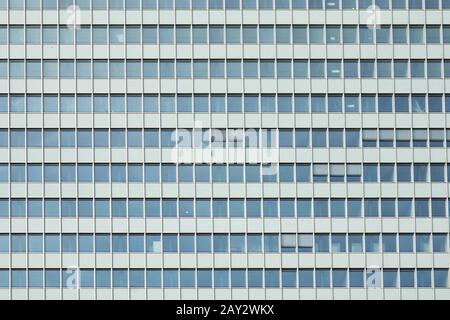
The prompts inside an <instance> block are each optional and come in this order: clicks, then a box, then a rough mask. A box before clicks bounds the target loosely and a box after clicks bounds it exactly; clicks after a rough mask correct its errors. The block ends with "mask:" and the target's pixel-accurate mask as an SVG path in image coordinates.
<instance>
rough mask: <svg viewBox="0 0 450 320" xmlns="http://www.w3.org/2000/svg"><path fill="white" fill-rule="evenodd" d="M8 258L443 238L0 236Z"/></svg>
mask: <svg viewBox="0 0 450 320" xmlns="http://www.w3.org/2000/svg"><path fill="white" fill-rule="evenodd" d="M0 252H12V253H21V252H22V253H24V252H29V253H43V252H44V253H75V252H80V253H92V252H95V253H110V252H112V253H124V252H128V253H139V252H140V253H143V252H147V253H261V252H265V253H280V252H282V253H297V252H298V253H301V254H305V253H347V252H348V253H358V252H366V253H377V252H383V253H396V252H399V253H412V252H417V253H427V252H428V253H430V252H433V253H444V252H448V234H446V233H433V234H430V233H416V234H414V233H400V234H395V233H383V234H381V235H380V234H379V233H365V234H363V233H349V234H346V233H332V234H329V233H316V234H312V233H301V234H294V233H283V234H274V233H265V234H261V233H247V234H244V233H233V234H227V233H214V234H209V233H197V234H189V233H180V234H176V233H165V234H155V233H152V234H139V233H136V234H135V233H133V234H124V233H123V234H120V233H114V234H106V233H96V234H89V233H79V234H74V233H63V234H59V233H45V234H42V233H28V234H21V233H13V234H0Z"/></svg>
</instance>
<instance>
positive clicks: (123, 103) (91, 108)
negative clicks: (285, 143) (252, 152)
mask: <svg viewBox="0 0 450 320" xmlns="http://www.w3.org/2000/svg"><path fill="white" fill-rule="evenodd" d="M8 111H9V112H10V113H24V112H27V113H40V112H44V113H58V112H59V113H103V114H107V113H141V112H144V113H158V112H160V113H175V112H177V113H192V112H194V113H208V112H211V113H225V112H228V113H242V112H244V113H258V112H261V113H274V112H278V113H292V112H294V113H325V112H328V113H359V112H362V113H376V112H378V113H392V112H395V113H426V112H430V113H439V112H450V95H449V94H446V95H443V94H426V93H414V94H408V93H399V94H392V93H384V94H376V93H366V94H359V93H347V94H341V93H328V94H322V93H313V94H305V93H298V94H294V95H292V94H288V93H286V94H282V93H280V94H274V93H265V94H259V93H246V94H244V95H242V94H238V93H236V94H231V93H229V94H223V93H217V94H209V93H198V94H194V95H192V94H180V93H179V94H144V95H141V94H126V95H125V94H108V93H103V94H94V95H90V94H77V95H75V94H56V93H55V94H44V95H41V94H32V93H30V94H26V95H24V94H10V95H7V94H0V113H6V112H8Z"/></svg>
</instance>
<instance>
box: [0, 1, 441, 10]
mask: <svg viewBox="0 0 450 320" xmlns="http://www.w3.org/2000/svg"><path fill="white" fill-rule="evenodd" d="M73 4H76V5H78V6H79V7H80V8H81V9H83V10H90V9H94V10H107V9H109V10H123V9H126V10H156V9H159V10H174V9H177V10H206V9H209V10H223V9H226V10H239V9H243V10H256V9H259V10H274V9H276V10H289V9H292V10H305V9H309V10H323V9H327V10H333V9H334V10H336V9H343V10H356V9H360V10H364V9H366V8H368V7H369V6H371V5H374V4H375V5H377V6H378V7H379V8H381V9H383V10H389V9H393V10H406V9H409V10H424V9H425V10H438V9H440V8H441V9H450V3H449V2H448V1H447V0H394V1H392V3H391V1H389V0H375V1H373V0H326V1H324V0H129V1H125V0H113V1H107V0H92V1H91V0H59V1H58V0H41V1H40V0H36V1H33V0H12V1H9V6H8V0H2V1H1V2H0V9H6V8H9V9H10V10H22V9H24V8H26V9H27V10H36V9H41V8H42V9H44V10H56V9H65V8H67V7H68V6H70V5H73Z"/></svg>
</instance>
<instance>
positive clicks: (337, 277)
mask: <svg viewBox="0 0 450 320" xmlns="http://www.w3.org/2000/svg"><path fill="white" fill-rule="evenodd" d="M371 272H372V270H370V269H367V270H366V269H364V268H361V269H347V268H342V269H338V268H336V269H329V268H310V269H279V268H278V269H277V268H273V269H269V268H266V269H263V268H261V269H247V268H240V269H227V268H223V269H219V268H217V269H175V268H171V269H169V268H167V269H166V268H164V269H118V268H115V269H101V268H97V269H86V268H82V269H80V282H81V283H80V287H81V288H280V287H281V288H371V285H370V274H371ZM381 274H382V287H384V288H447V286H448V269H446V268H434V269H432V268H421V269H395V268H392V269H388V268H386V269H383V270H381ZM69 276H70V273H68V272H67V271H66V270H61V269H0V288H9V287H12V288H27V287H28V288H68V286H67V280H68V277H69ZM69 288H70V287H69ZM155 296H157V295H155Z"/></svg>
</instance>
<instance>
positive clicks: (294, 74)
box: [0, 59, 450, 79]
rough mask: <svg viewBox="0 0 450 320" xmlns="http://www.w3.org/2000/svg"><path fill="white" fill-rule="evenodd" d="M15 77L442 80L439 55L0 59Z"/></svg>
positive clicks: (448, 69)
mask: <svg viewBox="0 0 450 320" xmlns="http://www.w3.org/2000/svg"><path fill="white" fill-rule="evenodd" d="M7 77H9V78H11V79H23V78H29V79H33V78H36V79H41V78H44V79H52V78H58V77H59V78H61V79H75V78H76V79H105V78H108V77H109V78H111V79H124V78H127V79H141V78H143V79H155V78H161V79H174V78H176V79H184V78H185V79H190V78H194V79H205V78H212V79H216V78H217V79H223V78H227V79H228V78H229V79H233V78H235V79H242V78H243V79H258V78H260V79H273V78H277V79H310V78H311V79H323V78H327V79H342V78H345V79H347V78H348V79H351V78H361V79H374V78H411V79H424V78H426V79H442V78H448V77H450V60H447V59H445V60H441V59H426V60H425V59H395V60H390V59H377V60H375V59H345V60H342V59H327V60H324V59H294V60H292V59H277V60H275V59H244V60H241V59H227V60H224V59H211V60H209V59H194V60H189V59H182V60H181V59H177V60H174V59H161V60H156V59H145V60H123V59H114V60H102V59H95V60H87V59H83V60H69V59H67V60H45V59H44V60H20V59H11V60H0V78H7Z"/></svg>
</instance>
